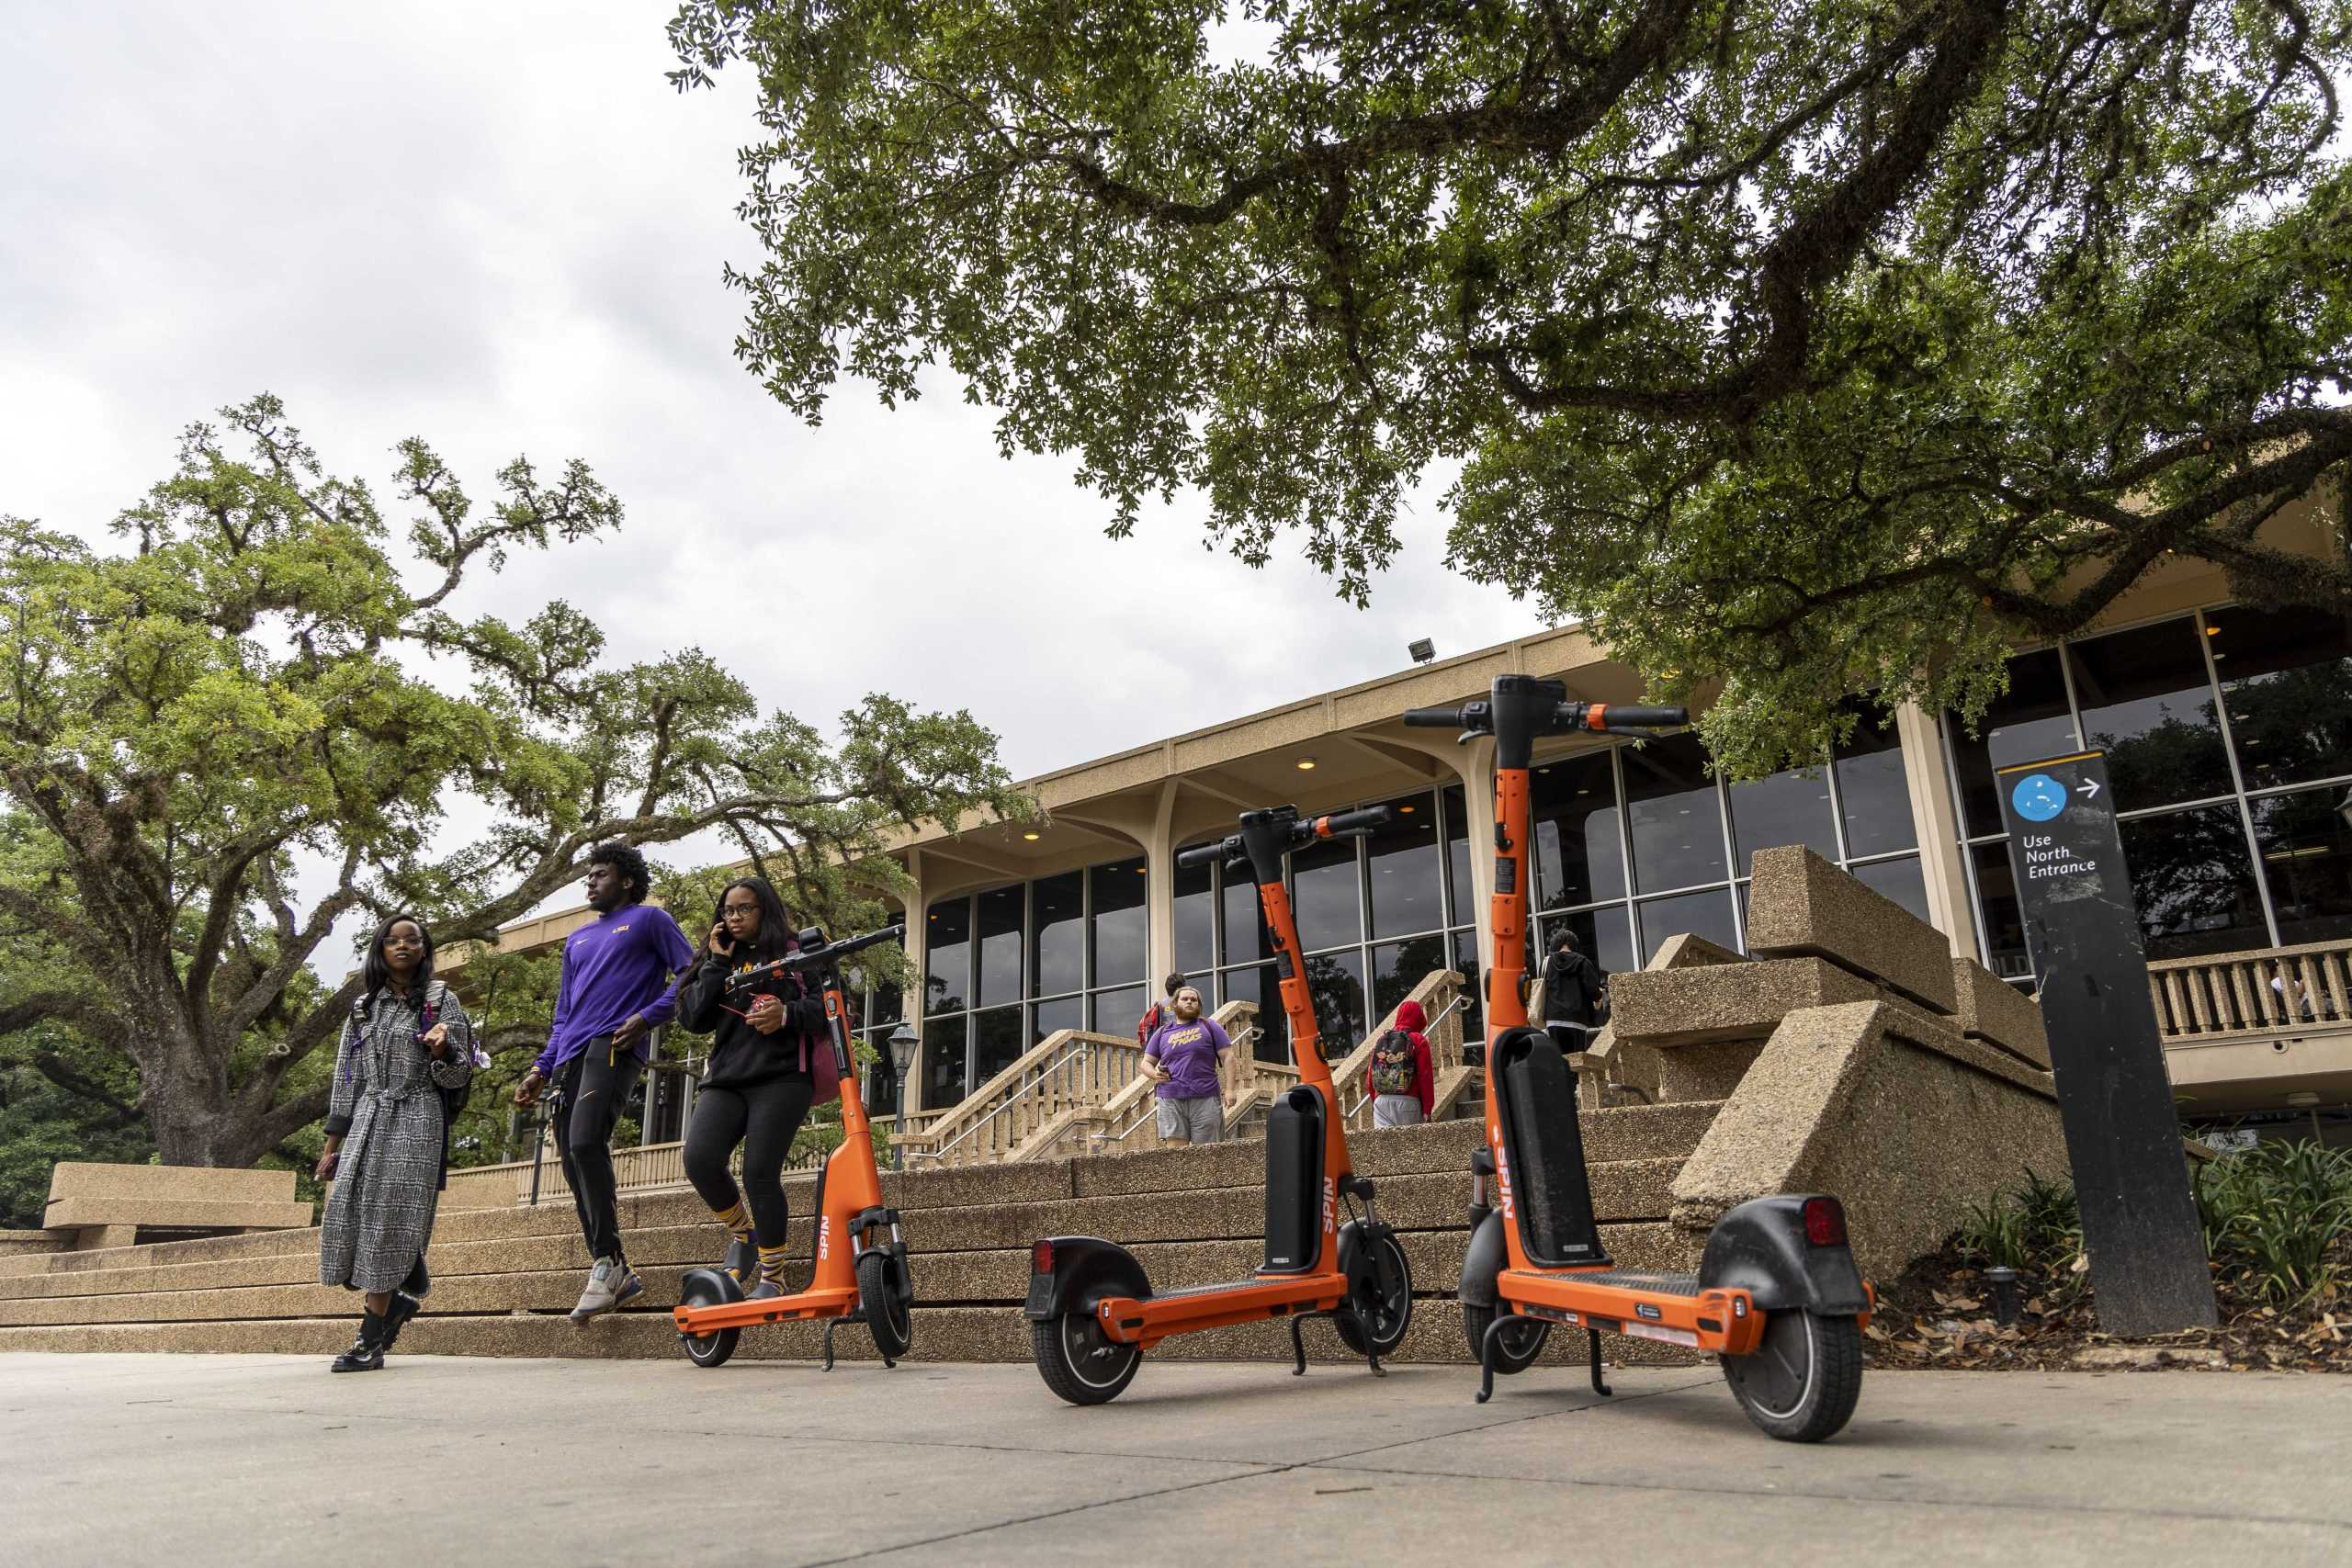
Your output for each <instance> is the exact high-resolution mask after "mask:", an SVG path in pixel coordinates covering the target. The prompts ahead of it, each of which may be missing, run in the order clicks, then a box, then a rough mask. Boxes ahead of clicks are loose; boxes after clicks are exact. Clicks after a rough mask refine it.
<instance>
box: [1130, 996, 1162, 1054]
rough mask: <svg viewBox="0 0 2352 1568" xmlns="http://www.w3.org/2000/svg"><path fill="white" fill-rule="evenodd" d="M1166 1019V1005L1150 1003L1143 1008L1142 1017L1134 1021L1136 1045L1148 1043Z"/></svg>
mask: <svg viewBox="0 0 2352 1568" xmlns="http://www.w3.org/2000/svg"><path fill="white" fill-rule="evenodd" d="M1167 1021H1168V1009H1167V1007H1166V1006H1165V1005H1164V1004H1162V1003H1159V1002H1154V1003H1152V1004H1151V1006H1149V1007H1148V1008H1146V1009H1145V1010H1144V1013H1143V1017H1142V1018H1141V1019H1140V1020H1138V1021H1136V1044H1138V1045H1148V1044H1150V1043H1151V1037H1152V1036H1153V1035H1155V1034H1157V1033H1159V1026H1160V1025H1161V1024H1163V1023H1165V1022H1167Z"/></svg>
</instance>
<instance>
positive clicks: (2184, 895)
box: [2120, 806, 2270, 959]
mask: <svg viewBox="0 0 2352 1568" xmlns="http://www.w3.org/2000/svg"><path fill="white" fill-rule="evenodd" d="M2120 826H2121V828H2122V829H2123V858H2124V860H2125V861H2126V862H2127V863H2129V864H2130V865H2131V901H2132V903H2133V904H2135V905H2136V906H2137V907H2138V908H2139V911H2140V934H2141V935H2142V937H2143V939H2144V940H2145V942H2146V944H2147V949H2148V956H2149V957H2150V958H2151V959H2159V958H2193V957H2197V956H2199V955H2201V954H2204V953H2231V952H2234V951H2236V950H2238V949H2240V948H2248V947H2267V946H2268V945H2269V944H2270V935H2269V931H2268V928H2267V927H2266V926H2265V925H2264V924H2263V919H2262V904H2261V901H2260V899H2259V898H2258V897H2256V893H2255V888H2254V863H2253V862H2252V860H2251V859H2250V858H2249V857H2248V855H2247V853H2246V843H2245V827H2244V825H2243V824H2242V823H2241V822H2240V821H2239V819H2238V808H2237V807H2234V806H2204V807H2197V808H2196V809H2194V810H2190V811H2176V812H2172V813H2170V814H2169V815H2166V816H2163V817H2135V818H2132V819H2131V820H2130V821H2128V822H2125V823H2122V824H2120Z"/></svg>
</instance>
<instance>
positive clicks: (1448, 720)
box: [1405, 703, 1485, 729]
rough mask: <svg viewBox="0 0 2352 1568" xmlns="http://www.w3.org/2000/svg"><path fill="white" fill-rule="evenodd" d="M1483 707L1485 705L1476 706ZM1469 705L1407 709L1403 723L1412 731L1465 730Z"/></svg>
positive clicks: (1467, 724)
mask: <svg viewBox="0 0 2352 1568" xmlns="http://www.w3.org/2000/svg"><path fill="white" fill-rule="evenodd" d="M1470 706H1471V705H1470V704H1467V703H1461V704H1456V705H1454V706H1453V707H1442V708H1407V709H1406V710H1405V723H1406V724H1407V725H1408V727H1409V728H1414V729H1466V728H1470V713H1469V709H1470ZM1478 706H1480V707H1484V706H1485V704H1483V703H1481V704H1478Z"/></svg>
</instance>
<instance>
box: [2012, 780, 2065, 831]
mask: <svg viewBox="0 0 2352 1568" xmlns="http://www.w3.org/2000/svg"><path fill="white" fill-rule="evenodd" d="M2009 804H2010V805H2012V806H2014V807H2017V808H2018V816H2020V817H2022V818H2025V819H2026V820H2027V821H2029V822H2047V821H2049V820H2050V819H2051V818H2052V817H2055V816H2057V815H2058V813H2060V812H2061V811H2064V810H2065V809H2066V786H2065V785H2064V784H2060V783H2059V782H2058V781H2057V780H2056V779H2053V778H2052V777H2051V776H2050V775H2049V774H2048V773H2028V774H2026V776H2025V777H2023V778H2021V779H2019V780H2018V787H2017V788H2016V789H2014V790H2012V791H2011V792H2010V793H2009Z"/></svg>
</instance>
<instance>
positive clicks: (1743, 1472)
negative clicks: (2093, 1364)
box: [0, 1354, 2352, 1568]
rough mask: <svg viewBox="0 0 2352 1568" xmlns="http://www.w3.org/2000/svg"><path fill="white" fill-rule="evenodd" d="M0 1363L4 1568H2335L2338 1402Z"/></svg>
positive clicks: (2173, 1393)
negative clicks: (2200, 1567) (1771, 1413)
mask: <svg viewBox="0 0 2352 1568" xmlns="http://www.w3.org/2000/svg"><path fill="white" fill-rule="evenodd" d="M1612 1381H1613V1382H1614V1383H1615V1384H1616V1387H1617V1389H1618V1393H1619V1397H1617V1398H1616V1399H1613V1400H1609V1401H1601V1400H1599V1399H1596V1398H1595V1397H1594V1395H1593V1394H1592V1393H1591V1392H1590V1391H1589V1389H1587V1388H1585V1387H1584V1386H1583V1384H1582V1381H1581V1379H1580V1378H1578V1377H1577V1376H1576V1375H1574V1374H1571V1373H1567V1372H1554V1371H1537V1372H1534V1373H1531V1374H1529V1375H1528V1376H1526V1377H1522V1378H1519V1379H1514V1380H1507V1381H1506V1382H1504V1383H1503V1384H1502V1385H1501V1386H1500V1388H1499V1389H1498V1393H1497V1395H1496V1398H1495V1401H1494V1403H1493V1404H1489V1405H1487V1406H1485V1407H1484V1408H1481V1407H1479V1406H1478V1405H1476V1404H1473V1403H1472V1402H1471V1398H1470V1394H1471V1390H1472V1386H1473V1382H1472V1379H1471V1376H1470V1374H1469V1373H1468V1372H1467V1371H1464V1369H1460V1368H1443V1367H1403V1368H1398V1369H1397V1370H1395V1371H1393V1372H1392V1373H1391V1374H1390V1375H1389V1376H1388V1377H1387V1378H1385V1379H1384V1380H1379V1381H1375V1380H1374V1379H1373V1378H1371V1377H1370V1376H1368V1375H1366V1374H1364V1373H1363V1372H1361V1371H1352V1370H1345V1369H1337V1368H1329V1367H1317V1368H1316V1369H1315V1370H1314V1371H1311V1372H1310V1373H1309V1375H1308V1376H1307V1377H1306V1378H1305V1379H1303V1380H1299V1379H1294V1378H1292V1377H1291V1376H1289V1375H1288V1372H1287V1371H1286V1370H1284V1369H1281V1368H1276V1367H1269V1366H1264V1365H1255V1364H1250V1365H1236V1364H1216V1363H1213V1364H1190V1365H1187V1364H1180V1363H1174V1362H1153V1361H1150V1360H1147V1362H1146V1364H1145V1366H1144V1368H1143V1371H1142V1372H1141V1373H1140V1374H1139V1375H1138V1376H1137V1378H1136V1383H1135V1386H1134V1387H1133V1388H1131V1389H1130V1390H1129V1391H1128V1393H1126V1394H1125V1396H1124V1397H1123V1398H1121V1399H1120V1400H1119V1401H1118V1402H1117V1403H1115V1404H1111V1405H1108V1406H1104V1407H1102V1408H1099V1409H1094V1410H1075V1409H1071V1408H1069V1407H1068V1406H1065V1405H1063V1404H1060V1403H1059V1402H1058V1401H1057V1400H1055V1399H1054V1398H1053V1397H1052V1396H1051V1395H1049V1394H1048V1393H1046V1390H1045V1389H1044V1387H1043V1386H1042V1385H1041V1384H1040V1383H1039V1382H1038V1380H1037V1378H1036V1376H1035V1373H1034V1372H1033V1371H1030V1370H1029V1369H1028V1368H1025V1367H1018V1366H963V1365H950V1366H941V1365H914V1364H909V1365H905V1366H901V1367H899V1368H898V1369H897V1370H895V1371H882V1370H880V1369H878V1368H875V1367H871V1366H850V1365H844V1366H843V1367H842V1369H841V1370H840V1371H835V1372H833V1373H831V1374H830V1375H828V1374H825V1373H822V1372H820V1371H818V1370H817V1369H816V1368H815V1367H813V1366H809V1365H805V1364H800V1363H791V1362H748V1363H747V1362H738V1363H736V1364H733V1365H730V1366H728V1367H726V1368H723V1369H720V1370H718V1371H698V1370H696V1369H695V1368H693V1367H691V1366H689V1365H687V1364H686V1362H685V1361H684V1360H683V1359H680V1360H678V1361H676V1362H672V1363H663V1362H648V1361H552V1360H470V1359H446V1358H436V1357H429V1356H400V1357H396V1358H395V1359H394V1361H393V1363H392V1365H391V1366H390V1368H388V1369H387V1370H386V1371H383V1372H379V1373H371V1374H367V1375H364V1376H358V1377H331V1376H329V1375H328V1374H327V1372H326V1370H325V1367H324V1365H323V1363H322V1362H321V1361H320V1360H318V1359H313V1358H307V1357H304V1358H297V1357H284V1356H114V1355H60V1356H48V1355H37V1354H11V1355H0V1560H5V1561H7V1562H24V1563H28V1564H30V1563H40V1564H42V1565H44V1568H73V1565H77V1564H85V1563H119V1562H157V1561H173V1562H181V1563H192V1564H208V1563H215V1562H219V1563H236V1564H239V1565H240V1568H245V1565H253V1568H266V1565H270V1564H278V1563H288V1564H293V1563H300V1564H304V1565H306V1568H315V1565H318V1564H322V1563H333V1564H335V1565H336V1568H344V1565H349V1564H368V1563H379V1562H380V1563H401V1564H413V1565H420V1568H423V1565H435V1564H443V1563H449V1564H468V1563H475V1562H481V1563H494V1564H497V1565H499V1568H537V1565H538V1564H548V1565H560V1568H594V1565H596V1564H602V1563H611V1564H632V1565H643V1564H660V1563H671V1562H679V1563H695V1564H725V1563H755V1562H756V1563H792V1564H816V1563H828V1562H859V1563H915V1562H944V1563H957V1564H963V1563H996V1562H1005V1563H1020V1564H1023V1565H1024V1568H1032V1565H1036V1564H1049V1563H1062V1562H1070V1563H1087V1564H1095V1565H1099V1564H1102V1563H1105V1562H1117V1563H1122V1564H1124V1563H1129V1562H1136V1563H1155V1562H1182V1563H1185V1564H1188V1565H1193V1568H1198V1565H1202V1564H1215V1565H1216V1568H1255V1565H1256V1564H1259V1563H1275V1562H1280V1563H1285V1564H1286V1563H1291V1562H1349V1563H1352V1564H1363V1563H1368V1562H1372V1563H1377V1562H1410V1561H1429V1562H1479V1563H1482V1564H1483V1563H1516V1562H1530V1563H1532V1562H1575V1563H1576V1564H1577V1565H1578V1568H1588V1565H1594V1564H1614V1563H1623V1564H1631V1565H1637V1568H1662V1565H1663V1564H1666V1563H1668V1562H1677V1561H1692V1560H1696V1559H1697V1558H1698V1557H1700V1556H1701V1555H1702V1554H1704V1555H1706V1556H1710V1557H1713V1558H1715V1559H1717V1560H1719V1561H1724V1562H1739V1563H1783V1562H1785V1563H1791V1564H1804V1565H1805V1568H1819V1565H1820V1564H1823V1563H1834V1562H1863V1561H1865V1560H1869V1561H1873V1562H1901V1561H1914V1562H1938V1563H1951V1562H1995V1561H2003V1562H2032V1563H2036V1564H2054V1563H2074V1562H2082V1563H2094V1562H2095V1563H2098V1564H2100V1565H2101V1568H2113V1565H2114V1564H2116V1563H2118V1562H2133V1563H2150V1562H2158V1563H2161V1562H2190V1561H2192V1560H2224V1559H2226V1560H2236V1561H2251V1562H2263V1563H2266V1564H2292V1563H2343V1562H2352V1482H2347V1480H2346V1469H2345V1463H2344V1456H2345V1455H2346V1453H2348V1452H2352V1384H2347V1383H2346V1382H2345V1381H2343V1380H2340V1379H2329V1378H2324V1377H2318V1376H2311V1377H2301V1378H2297V1377H2287V1376H2218V1375H2199V1374H2191V1373H2137V1374H2134V1373H2113V1374H2107V1375H2098V1374H2080V1373H2072V1374H2047V1375H2044V1374H2031V1373H2008V1374H1986V1373H1976V1374H1968V1373H1934V1372H1903V1373H1882V1374H1876V1375H1873V1376H1872V1377H1871V1378H1870V1379H1869V1380H1868V1381H1867V1382H1865V1384H1864V1387H1863V1392H1862V1405H1861V1410H1860V1415H1859V1416H1857V1417H1856V1419H1855V1422H1854V1425H1853V1426H1852V1427H1850V1428H1849V1429H1848V1431H1847V1432H1846V1433H1845V1434H1843V1435H1842V1436H1840V1437H1839V1438H1837V1439H1835V1440H1833V1441H1831V1442H1829V1443H1827V1444H1825V1445H1821V1446H1818V1447H1814V1448H1798V1447H1794V1446H1792V1445H1788V1444H1782V1443H1775V1442H1772V1441H1771V1440H1770V1439H1769V1438H1764V1437H1763V1436H1761V1435H1760V1434H1758V1433H1757V1432H1756V1431H1755V1430H1754V1429H1752V1428H1751V1427H1749V1426H1748V1425H1747V1421H1746V1420H1745V1419H1744V1418H1743V1417H1742V1416H1740V1414H1739V1412H1738V1410H1737V1408H1736V1406H1735V1405H1734V1404H1733V1403H1732V1400H1731V1397H1730V1395H1729V1394H1728V1393H1726V1392H1725V1391H1724V1387H1723V1385H1722V1383H1721V1382H1720V1380H1719V1379H1718V1377H1717V1376H1716V1375H1715V1374H1714V1373H1713V1371H1712V1370H1706V1369H1677V1370H1647V1371H1637V1370H1624V1371H1617V1372H1615V1373H1613V1374H1612Z"/></svg>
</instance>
